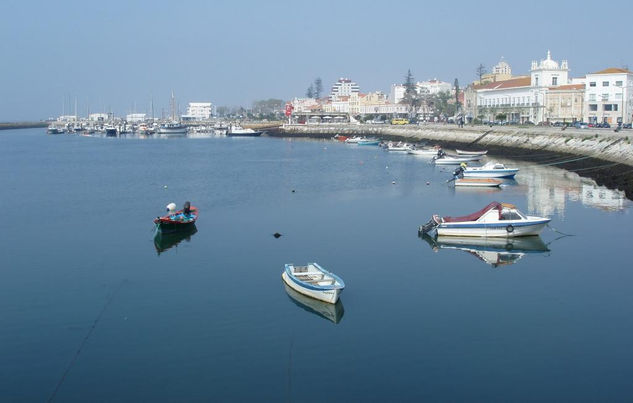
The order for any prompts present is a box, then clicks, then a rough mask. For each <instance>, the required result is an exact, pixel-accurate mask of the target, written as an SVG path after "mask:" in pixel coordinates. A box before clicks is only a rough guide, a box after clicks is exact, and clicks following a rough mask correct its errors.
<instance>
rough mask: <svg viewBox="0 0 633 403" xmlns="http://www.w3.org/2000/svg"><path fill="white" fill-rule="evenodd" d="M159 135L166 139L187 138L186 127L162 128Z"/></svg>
mask: <svg viewBox="0 0 633 403" xmlns="http://www.w3.org/2000/svg"><path fill="white" fill-rule="evenodd" d="M158 134H160V135H161V136H164V137H185V136H186V135H187V128H186V127H179V128H170V127H161V128H159V129H158Z"/></svg>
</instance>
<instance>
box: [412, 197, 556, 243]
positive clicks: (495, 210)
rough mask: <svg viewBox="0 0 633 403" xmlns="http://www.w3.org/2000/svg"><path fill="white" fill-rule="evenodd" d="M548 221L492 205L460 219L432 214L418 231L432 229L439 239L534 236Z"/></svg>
mask: <svg viewBox="0 0 633 403" xmlns="http://www.w3.org/2000/svg"><path fill="white" fill-rule="evenodd" d="M550 221H551V219H550V218H545V217H536V216H528V215H525V214H523V213H522V212H520V211H519V210H518V209H517V208H516V206H515V205H513V204H509V203H499V202H492V203H490V204H489V205H487V206H486V207H484V208H483V209H481V210H479V211H477V212H475V213H472V214H469V215H467V216H463V217H447V216H446V217H440V216H439V215H437V214H434V215H433V217H432V218H431V221H429V222H428V223H426V224H424V225H422V226H420V228H419V229H418V232H419V233H428V232H430V231H433V230H434V229H435V230H436V231H437V235H440V236H441V235H448V236H474V237H517V236H528V235H538V234H539V233H540V232H541V231H542V230H543V228H545V226H546V225H547V223H549V222H550Z"/></svg>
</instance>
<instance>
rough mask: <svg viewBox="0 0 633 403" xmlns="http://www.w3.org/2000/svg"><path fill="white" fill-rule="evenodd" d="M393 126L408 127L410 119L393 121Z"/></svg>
mask: <svg viewBox="0 0 633 403" xmlns="http://www.w3.org/2000/svg"><path fill="white" fill-rule="evenodd" d="M391 124H392V125H407V124H409V119H404V118H395V119H391Z"/></svg>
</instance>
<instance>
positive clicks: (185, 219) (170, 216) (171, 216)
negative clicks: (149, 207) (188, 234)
mask: <svg viewBox="0 0 633 403" xmlns="http://www.w3.org/2000/svg"><path fill="white" fill-rule="evenodd" d="M197 219H198V209H197V208H196V207H194V206H192V205H191V203H189V202H188V201H187V202H185V205H184V207H183V209H182V210H178V211H176V204H175V203H169V204H168V205H167V214H166V215H164V216H162V217H156V218H155V219H154V224H156V230H158V231H162V232H176V231H190V230H191V228H192V227H194V226H195V224H196V220H197Z"/></svg>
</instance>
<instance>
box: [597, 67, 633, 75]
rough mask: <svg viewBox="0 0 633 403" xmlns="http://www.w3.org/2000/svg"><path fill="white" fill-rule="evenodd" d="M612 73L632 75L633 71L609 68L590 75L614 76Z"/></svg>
mask: <svg viewBox="0 0 633 403" xmlns="http://www.w3.org/2000/svg"><path fill="white" fill-rule="evenodd" d="M614 73H615V74H617V73H629V74H633V71H630V70H628V69H619V68H617V67H609V68H608V69H604V70H600V71H596V72H595V73H592V74H614Z"/></svg>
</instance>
